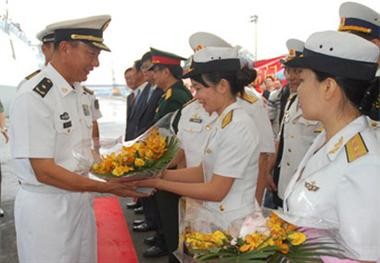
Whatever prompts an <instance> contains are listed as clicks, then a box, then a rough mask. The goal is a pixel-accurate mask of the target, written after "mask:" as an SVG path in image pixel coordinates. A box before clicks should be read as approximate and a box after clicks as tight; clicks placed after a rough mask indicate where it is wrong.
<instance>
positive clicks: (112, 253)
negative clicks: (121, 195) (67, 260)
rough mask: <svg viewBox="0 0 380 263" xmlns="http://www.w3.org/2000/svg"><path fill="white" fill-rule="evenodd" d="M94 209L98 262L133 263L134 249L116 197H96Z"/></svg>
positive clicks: (134, 257)
mask: <svg viewBox="0 0 380 263" xmlns="http://www.w3.org/2000/svg"><path fill="white" fill-rule="evenodd" d="M94 210H95V217H96V226H97V234H98V263H135V262H138V260H137V256H136V251H135V248H134V246H133V242H132V239H131V236H130V235H129V231H128V226H127V222H126V221H125V218H124V214H123V210H122V208H121V206H120V202H119V199H118V198H117V197H97V198H95V200H94Z"/></svg>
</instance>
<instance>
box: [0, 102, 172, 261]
mask: <svg viewBox="0 0 380 263" xmlns="http://www.w3.org/2000/svg"><path fill="white" fill-rule="evenodd" d="M100 106H101V110H102V114H103V117H102V118H101V119H100V120H99V126H100V132H101V137H105V138H117V137H118V136H120V135H122V134H123V130H124V125H125V123H124V122H125V121H124V120H125V103H124V101H123V100H122V99H120V98H119V99H108V98H103V99H100ZM0 161H1V170H2V177H3V180H2V184H1V186H2V191H1V197H2V199H1V207H2V208H3V209H4V210H5V215H4V217H0V263H18V257H17V246H16V236H15V228H14V217H13V204H14V199H15V195H16V192H17V189H18V182H17V177H16V175H15V173H14V171H13V170H12V168H11V166H10V164H9V162H10V154H9V144H4V140H3V138H0ZM128 201H129V200H128V199H127V198H121V204H122V207H123V210H124V214H125V218H126V220H127V222H128V227H129V230H130V234H131V237H132V239H133V242H134V246H135V249H136V253H137V256H138V259H139V262H141V263H163V262H168V259H167V257H160V258H153V259H147V258H144V257H143V256H142V254H143V252H144V250H145V249H146V246H145V245H144V243H143V240H144V238H145V237H148V236H150V235H153V234H154V232H147V233H135V232H133V231H132V222H133V220H134V219H137V218H142V216H141V215H138V216H137V215H134V213H133V210H129V209H126V206H125V204H126V203H127V202H128ZM109 262H110V263H113V262H112V259H110V261H109Z"/></svg>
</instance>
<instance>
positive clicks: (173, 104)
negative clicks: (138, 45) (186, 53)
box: [151, 48, 192, 132]
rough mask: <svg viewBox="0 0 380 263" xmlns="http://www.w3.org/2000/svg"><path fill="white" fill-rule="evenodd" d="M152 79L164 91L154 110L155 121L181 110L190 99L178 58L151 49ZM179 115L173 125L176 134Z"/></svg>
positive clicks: (179, 58)
mask: <svg viewBox="0 0 380 263" xmlns="http://www.w3.org/2000/svg"><path fill="white" fill-rule="evenodd" d="M151 52H152V67H151V70H152V71H153V79H154V82H155V84H156V85H157V86H158V87H159V88H161V89H162V90H163V91H164V94H162V97H161V99H160V101H159V103H158V107H157V109H156V115H155V116H154V119H155V121H157V120H159V119H160V118H162V117H163V116H165V115H166V114H167V113H169V112H173V111H176V110H179V109H181V108H182V105H184V104H185V103H186V102H188V101H189V100H191V99H192V95H191V93H190V91H189V90H188V89H187V88H186V87H185V85H184V84H183V81H182V79H181V77H182V67H181V60H185V58H182V57H180V56H177V55H175V54H172V53H168V52H164V51H161V50H158V49H154V48H151ZM178 119H179V114H177V117H176V120H175V122H174V124H173V126H174V129H175V131H176V132H177V125H178Z"/></svg>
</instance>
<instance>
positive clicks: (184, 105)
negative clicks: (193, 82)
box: [182, 98, 197, 109]
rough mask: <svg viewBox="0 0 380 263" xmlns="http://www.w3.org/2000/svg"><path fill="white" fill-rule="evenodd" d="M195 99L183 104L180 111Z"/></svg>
mask: <svg viewBox="0 0 380 263" xmlns="http://www.w3.org/2000/svg"><path fill="white" fill-rule="evenodd" d="M196 100H197V99H195V98H194V99H192V100H189V101H188V102H186V103H185V104H183V105H182V109H183V108H185V107H186V106H188V105H190V104H191V103H193V102H194V101H196Z"/></svg>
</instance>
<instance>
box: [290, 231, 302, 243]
mask: <svg viewBox="0 0 380 263" xmlns="http://www.w3.org/2000/svg"><path fill="white" fill-rule="evenodd" d="M288 240H289V241H290V243H291V244H292V245H293V246H299V245H301V244H303V243H304V242H305V241H306V235H305V234H304V233H301V232H293V233H291V234H289V235H288Z"/></svg>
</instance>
